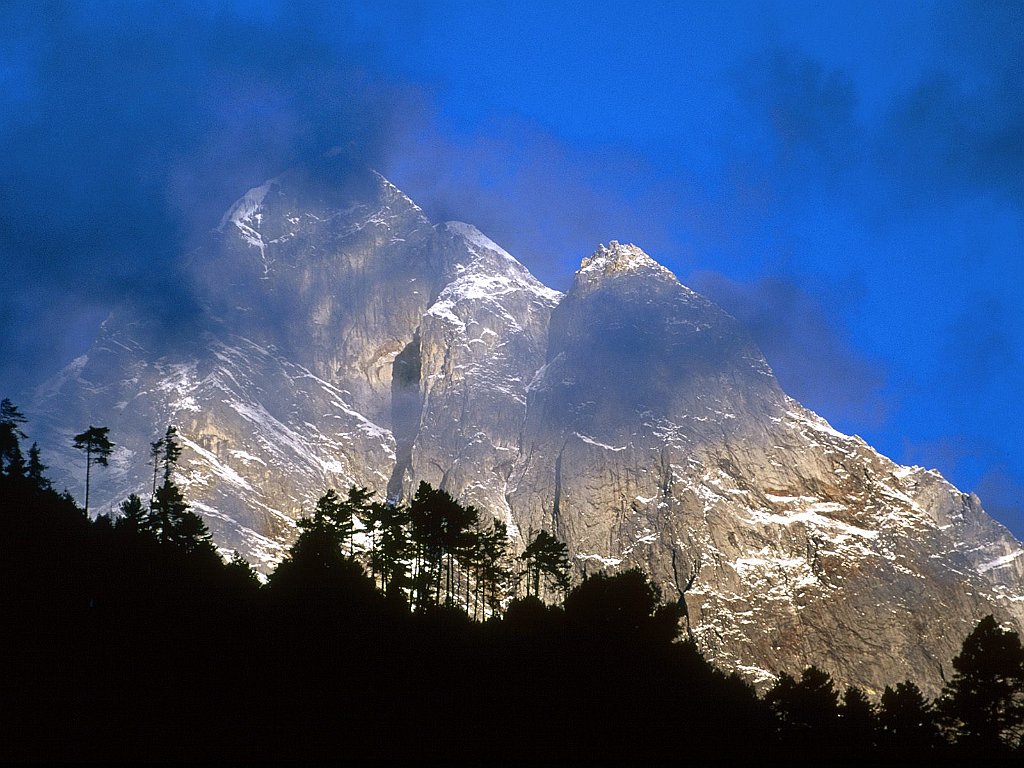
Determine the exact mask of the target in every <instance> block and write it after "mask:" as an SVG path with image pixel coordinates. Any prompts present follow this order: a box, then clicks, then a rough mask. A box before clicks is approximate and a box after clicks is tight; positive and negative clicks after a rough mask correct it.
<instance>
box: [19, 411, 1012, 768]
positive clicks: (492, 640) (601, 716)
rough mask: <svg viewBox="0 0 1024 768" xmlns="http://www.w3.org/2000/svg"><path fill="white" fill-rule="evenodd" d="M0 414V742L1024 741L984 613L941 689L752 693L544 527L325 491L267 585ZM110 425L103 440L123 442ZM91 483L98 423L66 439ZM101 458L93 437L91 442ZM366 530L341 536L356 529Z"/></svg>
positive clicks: (967, 744) (292, 754)
mask: <svg viewBox="0 0 1024 768" xmlns="http://www.w3.org/2000/svg"><path fill="white" fill-rule="evenodd" d="M25 428H26V424H25V419H24V418H23V416H22V415H21V413H20V411H19V410H18V409H17V408H16V407H15V406H14V405H13V404H12V403H11V402H10V401H8V400H4V401H3V405H2V413H0V612H2V615H3V617H4V622H3V630H4V631H3V634H2V636H0V637H2V639H0V664H2V670H0V674H2V678H0V679H2V680H3V686H2V688H0V691H2V693H0V707H2V718H0V760H3V761H20V760H47V761H50V760H61V761H66V760H72V761H86V760H90V761H91V760H97V761H98V760H127V759H159V760H200V759H202V760H217V761H253V760H271V761H277V760H327V759H365V760H377V759H383V760H393V759H403V758H404V759H416V760H423V759H465V760H473V761H477V762H481V761H482V762H487V761H520V760H555V759H558V760H588V761H594V760H630V761H653V760H657V761H678V762H693V761H698V762H712V763H715V762H725V763H732V762H737V761H740V760H743V761H751V762H752V763H755V762H765V761H771V762H778V761H783V760H789V761H813V762H815V763H819V762H820V763H821V764H833V763H850V764H860V763H868V762H871V763H877V762H880V761H882V762H893V761H900V762H904V763H917V762H927V763H930V764H935V763H952V764H958V763H963V764H982V762H984V763H985V764H991V763H993V762H998V761H1000V760H1006V761H1007V762H1013V761H1019V760H1020V759H1021V757H1022V756H1024V747H1022V737H1024V651H1022V648H1021V644H1020V640H1019V637H1018V635H1017V634H1016V633H1015V632H1013V631H1010V630H1008V629H1006V628H1004V627H1002V626H1000V625H999V624H998V623H997V622H996V620H995V619H994V618H993V617H991V616H987V617H979V622H978V624H977V627H976V628H975V630H974V631H973V632H972V633H971V634H970V635H969V636H968V637H967V638H965V640H964V642H963V646H962V650H961V652H960V654H959V655H958V656H957V657H956V658H954V659H952V660H950V665H949V666H948V667H947V670H949V671H947V674H946V677H947V679H946V680H945V681H944V686H943V688H942V692H941V694H940V695H939V696H938V697H937V698H936V699H935V700H929V699H927V698H926V697H925V696H924V695H923V694H922V693H921V690H920V689H919V688H918V686H917V685H916V684H915V683H914V682H911V681H903V682H900V681H893V684H892V686H891V687H886V689H885V690H884V692H883V693H882V694H881V696H880V697H877V698H874V699H873V698H871V697H869V696H868V695H867V694H866V693H865V692H864V691H861V690H859V689H857V688H852V687H851V688H847V689H845V690H839V689H837V687H836V685H835V683H834V681H833V680H832V679H831V678H830V677H829V675H828V674H827V673H826V672H824V671H822V670H820V669H817V668H815V667H810V668H808V669H805V670H803V671H802V672H798V671H795V670H794V671H792V673H791V674H787V673H785V672H783V673H781V674H780V675H779V677H778V679H777V681H776V682H775V683H774V685H773V686H772V687H771V688H770V689H769V690H767V691H766V692H765V693H763V695H758V694H757V692H756V691H755V690H754V689H753V688H752V687H751V686H750V685H749V684H748V683H746V682H745V681H743V680H742V679H740V678H739V677H737V676H735V675H733V674H726V673H725V672H722V671H721V670H718V669H716V668H714V667H713V666H712V665H710V664H709V663H707V662H706V661H705V659H704V658H703V657H702V656H701V654H700V652H699V650H698V649H697V648H696V646H695V645H694V644H693V643H692V642H691V641H689V640H687V639H686V637H685V633H684V632H681V629H680V626H681V625H680V619H681V618H682V612H683V609H684V607H683V606H682V605H678V604H674V603H665V602H663V601H662V596H661V595H660V594H659V591H658V589H657V588H656V587H655V586H654V585H652V584H651V583H650V581H649V580H648V579H647V577H646V576H645V575H644V574H643V573H642V572H640V571H638V570H627V571H623V572H618V573H614V574H598V575H593V576H589V577H587V578H585V579H583V580H578V579H577V580H576V581H573V578H572V577H571V572H570V567H569V561H568V557H567V550H566V547H565V545H564V544H563V543H561V542H559V541H558V540H557V539H556V538H555V537H554V536H552V535H551V534H550V533H548V532H546V531H541V532H537V533H536V534H535V535H531V537H530V540H529V542H528V543H527V546H526V548H525V550H524V551H523V552H521V553H518V554H517V553H515V552H514V551H513V549H512V547H511V545H510V543H509V540H508V537H507V532H506V531H505V530H504V528H503V526H502V525H500V524H499V523H495V522H493V521H491V520H490V516H489V515H488V514H486V512H480V511H478V510H476V509H474V508H473V507H470V506H465V505H463V504H461V503H460V502H459V501H458V500H456V499H453V498H452V497H451V496H450V495H448V494H447V493H445V492H444V491H443V490H439V489H435V488H432V487H431V486H429V485H427V484H426V483H422V484H420V486H419V488H418V490H417V492H416V494H415V495H414V496H413V498H412V499H410V500H409V502H408V504H405V505H389V504H385V503H380V502H374V501H373V500H372V499H373V498H374V497H373V494H372V493H371V492H370V491H368V490H367V489H360V488H351V489H348V490H347V491H346V492H344V493H342V494H339V493H338V492H337V491H335V490H333V489H325V493H324V495H323V496H322V497H321V499H320V501H319V502H318V504H317V507H316V510H315V511H314V513H313V515H312V516H310V517H307V518H303V519H302V520H300V521H299V534H298V537H297V538H296V540H295V542H294V543H293V544H292V546H291V548H290V549H289V551H288V554H287V556H286V557H285V559H284V560H283V561H282V562H281V563H280V564H279V565H278V566H277V568H276V569H275V570H274V571H273V572H272V573H271V574H270V575H269V578H267V579H266V581H265V582H264V581H263V580H262V579H260V578H259V576H258V575H257V573H256V572H255V571H254V570H253V569H252V568H251V566H250V565H249V563H247V562H246V561H245V560H244V559H243V558H242V557H240V556H238V555H237V554H236V555H235V557H233V558H231V559H230V561H228V562H225V561H224V559H223V558H222V557H221V555H220V554H219V553H218V551H217V550H216V548H215V547H214V545H213V543H212V541H211V538H210V535H209V532H208V531H207V529H206V526H205V524H204V523H203V521H202V518H201V517H200V516H198V515H197V514H195V513H194V512H192V511H191V510H190V509H189V507H188V501H187V499H186V498H184V496H183V495H182V493H181V491H180V489H179V488H178V487H177V486H176V484H175V482H174V479H173V478H174V473H173V470H174V465H175V462H176V461H177V459H178V456H179V454H180V448H179V446H178V443H177V440H176V433H175V430H174V428H173V427H169V428H168V430H167V432H166V433H164V434H163V435H162V436H160V437H159V439H157V440H156V441H155V442H154V443H153V445H152V462H153V485H152V489H151V493H149V494H148V495H149V498H148V499H142V498H140V497H139V496H137V495H132V496H130V497H129V498H127V499H125V500H124V502H123V504H122V505H121V509H120V511H119V513H118V514H116V515H114V516H107V515H100V516H98V517H95V518H92V517H90V516H89V514H88V513H87V512H86V510H85V509H84V508H82V507H79V505H78V504H77V503H76V501H75V500H74V499H73V498H72V497H71V496H70V494H68V493H67V492H66V491H65V492H62V493H59V492H57V491H56V490H55V489H54V488H52V487H51V483H50V481H49V480H48V479H47V477H46V467H45V465H44V464H43V461H42V457H41V456H40V452H39V449H38V447H37V446H36V445H34V444H33V445H32V447H31V448H30V449H29V450H28V452H27V456H26V454H25V452H24V449H23V446H24V445H25V444H26V442H27V435H26V432H25V431H24V430H25ZM115 437H116V436H115ZM75 440H76V443H75V444H76V446H78V447H81V448H82V450H83V461H84V462H85V465H86V468H87V470H88V474H89V478H90V482H91V483H95V482H98V481H99V482H102V478H101V477H98V476H97V475H94V474H93V472H95V471H96V469H95V467H96V466H102V465H103V464H104V463H105V455H106V454H108V453H109V446H110V445H112V444H111V443H110V439H109V438H108V435H107V432H106V431H105V429H104V428H102V427H92V426H90V427H89V429H87V430H85V431H84V432H83V433H82V434H80V435H78V436H76V438H75ZM105 452H106V453H105ZM356 531H361V532H362V535H361V542H369V544H368V545H364V544H362V543H361V544H360V545H359V546H357V545H356V544H355V535H354V534H355V532H356Z"/></svg>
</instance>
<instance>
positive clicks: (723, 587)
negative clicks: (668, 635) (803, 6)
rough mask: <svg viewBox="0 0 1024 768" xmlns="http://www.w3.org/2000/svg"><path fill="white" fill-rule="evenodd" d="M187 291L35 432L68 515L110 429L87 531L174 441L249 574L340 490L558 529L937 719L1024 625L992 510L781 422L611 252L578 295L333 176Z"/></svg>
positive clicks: (750, 656) (261, 207)
mask: <svg viewBox="0 0 1024 768" xmlns="http://www.w3.org/2000/svg"><path fill="white" fill-rule="evenodd" d="M189 270H190V274H191V275H192V276H193V278H194V280H195V285H196V295H197V297H198V301H199V303H200V305H201V307H202V312H201V317H198V318H197V319H196V322H195V333H194V337H193V338H191V339H189V340H188V341H187V342H182V343H178V342H175V343H173V344H170V345H167V344H164V345H162V346H161V347H159V348H158V347H156V346H154V345H153V344H152V343H151V340H152V339H153V338H155V337H159V335H160V332H159V329H154V328H153V327H152V326H153V323H152V322H151V321H147V320H146V319H144V318H140V317H139V315H138V314H137V313H134V312H132V311H129V310H124V311H121V312H119V313H117V314H115V315H114V316H112V317H111V318H110V319H109V320H108V321H107V323H106V324H105V325H104V328H103V330H102V332H101V334H100V337H99V338H98V340H97V341H96V343H95V345H94V346H93V348H92V349H91V350H90V351H89V353H88V354H87V355H85V356H83V357H82V358H79V359H78V360H76V361H74V362H73V363H72V364H71V365H70V366H69V367H68V368H67V369H66V370H65V371H64V372H63V373H62V374H61V375H60V376H59V377H57V378H56V379H55V380H53V381H51V382H48V383H47V384H46V385H44V386H43V387H41V388H40V390H39V393H38V397H37V398H36V401H35V403H33V405H32V407H31V408H29V409H27V410H28V411H29V412H30V413H31V414H32V415H33V417H34V419H35V421H34V423H33V426H34V427H35V430H34V431H35V432H37V433H41V434H39V437H40V439H41V441H42V442H43V444H44V447H45V448H46V449H47V456H48V457H49V459H48V460H49V461H50V463H51V464H53V467H54V470H55V473H56V476H57V480H58V484H59V483H66V484H67V485H68V487H70V488H72V490H75V489H76V488H77V487H78V486H79V485H80V484H81V483H82V482H83V477H82V476H83V475H84V466H80V465H81V463H82V462H81V461H80V457H79V456H77V455H75V453H74V451H72V449H71V448H70V442H71V435H72V434H74V433H75V432H77V431H80V430H81V429H82V428H83V427H84V426H85V425H87V424H89V423H93V424H103V425H106V426H109V427H110V428H111V437H112V439H113V440H114V441H115V442H116V443H118V448H117V450H116V453H115V455H114V457H113V460H112V463H111V467H110V471H109V472H107V473H105V474H103V475H100V476H99V477H97V478H96V479H95V482H94V486H93V487H94V489H95V491H94V493H95V494H96V496H95V498H96V499H98V503H97V504H96V505H95V507H94V508H95V509H96V510H98V511H107V510H109V509H110V508H112V506H113V505H114V504H116V502H118V501H120V500H121V499H123V498H124V497H125V496H126V495H127V494H128V493H129V492H131V491H136V492H142V493H143V494H146V492H147V489H149V488H150V487H151V482H152V469H151V467H149V466H148V465H147V463H146V462H147V459H148V449H149V444H150V442H151V441H152V440H155V439H156V438H157V437H158V436H159V435H160V434H161V433H162V432H163V429H164V428H165V427H166V425H167V424H174V425H176V426H177V427H178V428H179V431H180V433H181V435H182V439H183V442H184V446H185V448H186V450H185V453H184V454H183V457H182V460H181V462H180V469H181V472H180V473H179V477H178V479H179V480H180V481H181V482H182V483H183V485H184V486H185V488H186V496H187V498H188V500H189V501H190V503H192V505H193V506H194V507H195V508H196V509H197V510H199V511H200V512H202V513H203V514H204V516H205V517H206V519H207V522H208V523H209V525H210V527H211V529H212V530H213V532H214V535H215V538H216V539H217V541H218V543H219V544H221V545H222V547H223V548H224V549H225V551H229V550H231V549H239V550H241V551H242V552H243V553H245V554H247V555H248V556H249V557H251V558H253V559H254V560H255V561H256V562H257V563H258V564H260V566H261V567H262V568H263V569H269V568H271V567H272V566H273V563H274V562H275V561H276V560H277V559H278V558H279V557H280V555H281V552H282V548H283V547H284V546H285V545H287V543H288V542H289V541H290V540H291V538H292V537H293V536H294V530H293V529H294V520H295V518H296V517H298V516H299V515H301V514H302V513H303V512H308V511H309V510H311V509H312V506H313V504H314V503H315V500H316V498H317V497H318V496H319V495H320V494H322V493H323V491H324V490H325V489H326V488H327V487H336V488H341V489H344V488H346V487H348V485H350V484H353V483H355V484H358V485H363V486H367V487H370V488H371V489H374V490H376V491H378V492H380V493H381V494H382V495H383V494H384V493H387V494H388V495H390V496H392V497H393V498H401V497H403V496H408V494H409V493H410V492H411V490H412V489H413V488H414V487H415V484H416V483H418V482H419V481H420V480H427V481H430V482H432V483H435V484H436V485H439V486H440V487H442V488H444V489H446V490H448V491H450V492H451V493H453V494H454V495H456V496H459V497H461V498H462V499H463V500H464V501H466V502H468V503H472V504H474V505H476V506H478V507H479V508H481V509H483V510H486V511H488V512H490V513H491V514H493V515H495V516H496V517H500V518H502V519H504V520H505V521H506V522H508V524H509V528H510V531H511V532H512V533H513V535H514V536H516V537H517V541H518V542H519V544H520V545H522V543H523V541H524V540H525V539H526V538H527V537H528V536H529V535H530V533H531V532H536V531H538V530H540V529H541V528H545V529H548V530H552V531H554V532H555V533H556V534H557V535H558V536H560V537H561V538H563V539H564V540H565V541H566V542H567V543H568V544H569V547H570V551H571V554H572V557H573V559H574V561H575V563H576V564H577V566H578V569H579V572H580V573H581V574H582V573H585V572H594V571H596V570H600V569H605V568H609V569H616V568H625V567H629V566H632V565H639V566H641V567H642V568H644V569H645V570H646V571H647V572H648V573H649V574H651V576H652V578H653V579H654V581H655V582H656V583H657V584H658V586H659V587H660V588H661V590H662V592H663V595H664V596H665V597H666V598H667V599H672V600H676V599H680V600H683V601H684V604H685V606H686V609H687V615H688V622H687V628H686V629H687V631H689V632H690V633H691V634H692V636H693V637H694V638H695V639H696V640H697V642H698V643H699V645H700V646H701V648H702V649H703V650H704V651H705V652H706V653H707V655H708V656H709V657H710V658H711V659H712V660H714V661H716V662H717V663H719V664H721V665H722V666H724V667H726V668H730V669H737V670H739V671H741V672H742V673H743V674H745V675H746V676H748V677H749V678H751V679H752V680H755V681H760V682H764V681H766V680H768V679H769V678H770V676H771V675H772V674H774V673H776V672H778V671H782V670H788V671H798V670H800V669H801V668H802V667H804V666H806V665H807V664H811V663H815V664H818V665H819V666H821V667H822V668H824V669H826V670H827V671H829V672H831V673H832V674H833V675H834V676H835V677H836V678H837V680H839V681H840V682H842V683H847V682H851V683H858V684H861V685H864V686H866V687H867V688H868V689H869V690H873V691H878V690H879V689H880V688H881V686H883V685H884V684H886V683H890V684H891V683H895V682H898V681H901V680H903V679H906V678H911V679H914V680H916V681H918V682H919V684H921V686H922V687H923V688H924V689H925V690H927V691H930V692H934V691H935V690H936V688H937V686H938V685H939V684H940V679H939V674H938V670H939V665H940V664H941V665H947V666H948V663H949V660H950V659H951V658H952V656H953V655H954V654H955V653H956V651H957V650H958V647H959V643H960V642H961V640H962V639H963V637H964V636H965V635H966V634H967V633H968V632H969V631H970V629H971V628H972V626H973V625H974V624H975V623H976V622H977V620H978V619H979V618H981V617H982V616H983V615H985V614H986V613H990V612H991V613H994V614H996V615H997V616H998V617H999V618H1001V619H1005V620H1009V621H1013V622H1014V623H1015V624H1016V626H1018V627H1024V608H1022V607H1021V606H1024V590H1022V583H1024V558H1022V557H1021V555H1022V554H1024V548H1022V546H1021V544H1020V543H1019V542H1017V541H1016V540H1015V539H1014V538H1013V537H1012V536H1010V534H1009V533H1008V532H1007V531H1006V530H1005V529H1004V528H1003V527H1002V526H1000V525H999V524H998V523H996V522H995V521H993V520H992V519H991V518H989V517H988V516H987V515H986V514H985V513H984V512H983V511H982V509H981V506H980V502H979V501H978V499H977V498H976V497H973V496H968V495H964V494H962V493H960V492H959V491H957V490H956V489H955V488H953V487H952V486H951V485H950V484H949V483H947V482H946V481H945V480H943V479H942V477H941V476H939V475H938V474H937V473H935V472H934V471H926V470H924V469H921V468H919V467H913V468H907V467H900V466H897V465H896V464H894V463H893V462H891V461H889V460H888V459H886V458H885V457H883V456H881V455H879V454H878V453H877V452H875V451H874V450H872V449H871V448H870V447H869V446H868V445H866V444H865V443H864V442H863V441H862V440H860V439H859V438H856V437H849V436H846V435H842V434H839V433H838V432H836V431H834V430H833V429H832V428H831V427H829V425H828V424H827V423H826V422H825V421H824V420H822V419H821V418H819V417H818V416H816V415H815V414H813V413H811V412H810V411H807V410H806V409H804V408H803V407H802V406H800V405H799V404H798V403H796V402H795V401H793V400H792V399H790V398H789V397H787V396H786V395H785V394H784V393H783V392H782V391H781V389H780V388H779V386H778V383H777V381H776V380H775V377H774V375H773V374H772V372H771V369H770V368H769V366H768V364H767V363H766V361H765V360H764V358H763V356H762V355H761V353H760V352H759V351H758V350H757V348H756V346H755V345H754V344H753V343H752V341H751V340H750V338H749V336H748V335H747V334H746V333H745V332H744V331H743V329H742V328H741V327H740V326H739V324H738V323H737V322H736V321H735V320H734V319H733V318H732V317H730V316H729V315H727V314H726V313H725V312H723V311H722V310H721V309H719V308H718V307H716V306H715V305H714V304H712V303H711V302H709V301H708V300H707V299H705V298H703V297H702V296H699V295H698V294H696V293H694V292H693V291H691V290H689V289H688V288H686V287H684V286H683V285H681V284H680V283H679V282H678V281H677V280H676V278H675V277H674V276H673V275H672V274H671V272H669V271H668V270H666V269H665V268H664V267H662V266H660V265H659V264H657V263H656V262H655V261H653V260H652V259H651V258H650V257H648V256H647V255H646V254H644V253H643V252H642V251H641V250H640V249H639V248H637V247H635V246H631V245H620V244H618V243H614V242H613V243H611V244H610V245H609V246H608V247H601V248H599V249H598V251H597V252H596V253H595V254H594V255H593V256H592V257H590V258H588V259H585V260H584V262H583V264H582V265H581V268H580V270H579V272H578V273H577V274H576V277H575V280H574V283H573V285H572V287H571V288H570V290H569V291H568V293H567V294H566V295H565V296H564V297H563V296H562V295H561V294H559V293H557V292H555V291H551V290H550V289H548V288H545V287H544V286H543V285H541V284H540V283H539V282H538V281H537V280H536V279H535V278H534V277H533V276H532V275H530V273H529V272H528V271H527V270H526V269H525V268H524V267H523V266H522V265H521V264H520V263H519V262H517V261H516V260H515V259H514V258H513V257H512V256H510V255H509V254H508V253H506V252H505V251H503V250H502V249H501V248H499V247H498V246H497V245H495V244H494V243H493V242H491V241H490V240H489V239H487V238H486V237H485V236H484V235H482V234H481V233H480V232H479V231H477V230H476V229H474V228H473V227H471V226H469V225H466V224H461V223H456V222H450V223H448V224H443V225H437V226H434V225H432V224H431V223H430V222H429V221H428V220H427V219H426V217H425V216H424V214H423V212H422V211H421V210H420V209H419V208H418V207H416V205H415V204H413V203H412V201H410V200H409V199H408V198H407V197H405V196H404V195H403V194H402V193H401V192H399V191H398V190H397V189H395V188H394V187H393V186H392V185H391V184H390V183H388V182H387V181H386V180H385V179H383V178H382V177H380V176H379V175H377V174H373V173H369V172H365V171H353V169H351V168H348V167H345V166H344V165H343V164H341V161H339V160H337V159H333V160H332V159H327V160H324V161H323V162H322V163H321V164H319V165H315V166H312V167H308V168H304V169H299V170H295V171H291V172H288V173H286V174H284V175H282V176H280V177H278V178H277V179H274V180H271V181H269V182H267V183H266V184H264V185H262V186H260V187H257V188H255V189H253V190H250V192H248V193H247V194H246V195H245V196H243V198H242V199H240V200H239V201H238V202H237V203H236V204H235V205H234V206H233V207H232V208H231V210H229V211H228V213H227V214H225V216H224V219H223V220H222V222H221V225H220V227H219V229H218V230H217V231H216V232H214V233H211V236H210V240H209V242H208V243H207V245H206V246H205V247H204V248H202V249H200V250H199V251H198V252H197V253H195V254H193V255H192V256H191V258H190V263H189ZM104 494H105V496H104ZM684 592H685V595H684V594H683V593H684Z"/></svg>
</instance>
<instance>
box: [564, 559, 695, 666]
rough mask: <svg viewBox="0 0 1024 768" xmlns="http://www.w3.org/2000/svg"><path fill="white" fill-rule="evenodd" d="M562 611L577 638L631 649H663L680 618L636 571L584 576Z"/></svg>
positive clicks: (678, 610)
mask: <svg viewBox="0 0 1024 768" xmlns="http://www.w3.org/2000/svg"><path fill="white" fill-rule="evenodd" d="M563 607H564V610H565V617H566V620H567V621H568V622H569V624H570V625H571V626H573V627H575V628H576V631H577V634H578V636H579V637H583V638H587V639H588V640H591V641H600V642H604V643H608V642H620V643H626V644H628V645H630V646H632V647H637V646H640V645H646V646H667V645H668V644H669V643H671V642H672V641H673V640H675V639H676V637H677V636H678V635H679V620H680V619H681V618H682V609H681V608H680V607H679V606H678V605H672V604H664V605H663V604H662V602H661V590H659V589H658V587H657V586H656V585H654V584H652V583H651V580H650V579H648V578H647V575H646V574H645V573H644V572H643V571H641V570H640V569H639V568H630V569H629V570H626V571H620V572H619V573H616V574H613V575H611V576H609V575H607V574H604V573H598V574H593V575H590V576H588V577H587V578H585V579H584V580H583V581H582V583H580V584H579V585H577V586H576V587H574V588H573V590H572V591H571V592H569V594H568V595H567V596H566V598H565V602H564V604H563Z"/></svg>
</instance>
